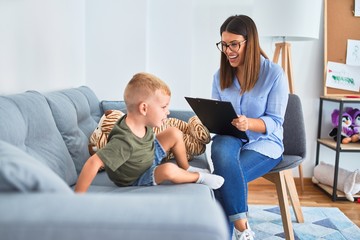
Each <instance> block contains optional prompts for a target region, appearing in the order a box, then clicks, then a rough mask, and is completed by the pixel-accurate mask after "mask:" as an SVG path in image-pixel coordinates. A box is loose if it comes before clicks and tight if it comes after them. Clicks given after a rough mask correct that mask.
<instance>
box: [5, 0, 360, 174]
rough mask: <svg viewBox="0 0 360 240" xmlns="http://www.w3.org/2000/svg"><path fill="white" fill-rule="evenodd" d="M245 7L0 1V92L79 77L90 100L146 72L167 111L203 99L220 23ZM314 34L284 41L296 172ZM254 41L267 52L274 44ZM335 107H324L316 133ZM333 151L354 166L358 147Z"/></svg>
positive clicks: (311, 101)
mask: <svg viewBox="0 0 360 240" xmlns="http://www.w3.org/2000/svg"><path fill="white" fill-rule="evenodd" d="M252 13H253V0H242V1H239V0H223V1H218V0H197V1H190V0H178V1H174V0H173V1H168V0H122V1H118V0H102V1H98V0H86V1H85V0H75V1H74V0H17V1H9V0H0V94H10V93H15V92H22V91H25V90H28V89H35V90H39V91H49V90H53V89H61V88H68V87H75V86H80V85H83V84H86V85H88V86H90V87H91V88H92V89H93V90H94V91H95V92H96V94H97V95H98V97H99V99H121V98H122V94H123V92H122V91H123V89H124V86H125V85H126V83H127V81H128V80H129V79H130V78H131V76H132V75H133V74H134V73H136V72H139V71H149V72H152V73H154V74H156V75H158V76H159V77H161V78H162V79H163V80H165V81H166V82H167V83H168V84H169V85H170V87H171V88H172V92H173V98H172V103H171V104H172V108H176V109H189V107H188V105H187V104H186V102H185V101H184V98H183V97H184V96H187V95H192V96H200V97H210V92H211V82H212V75H213V74H214V72H215V71H216V69H217V68H218V66H219V61H220V53H219V51H218V50H217V49H216V47H215V43H216V42H218V41H219V40H220V34H219V28H220V25H221V24H222V22H223V21H224V20H225V19H226V18H227V17H228V16H230V15H233V14H247V15H250V16H252ZM314 17H318V16H314ZM321 18H322V16H321ZM322 31H323V28H321V34H320V38H319V40H317V41H309V42H293V43H292V63H293V73H294V85H295V92H296V93H297V94H298V95H299V96H300V98H301V100H302V103H303V111H304V114H305V125H306V135H307V157H306V160H305V162H304V164H303V167H304V175H305V177H310V176H312V169H313V167H314V162H315V153H316V133H317V121H318V108H319V96H320V95H321V94H322V93H323V87H322V82H323V69H324V64H323V34H322ZM261 43H262V47H263V49H264V50H265V51H266V52H267V54H268V55H269V57H271V58H272V56H273V53H274V42H272V41H271V40H266V39H261ZM335 107H336V106H334V105H331V106H327V107H325V110H326V111H325V113H324V117H325V118H326V119H325V122H324V124H325V126H326V125H327V129H326V127H324V130H323V133H324V134H327V132H328V131H330V129H331V126H330V114H331V111H332V109H333V108H335ZM323 154H324V155H323ZM321 156H322V159H325V160H327V161H328V162H332V163H333V161H334V157H335V155H334V152H333V151H330V150H327V149H323V152H322V155H321ZM341 156H342V157H341V161H340V162H341V166H342V167H344V168H347V169H350V170H353V169H355V168H359V167H360V164H359V162H358V161H356V159H355V158H356V156H358V154H357V155H356V154H342V155H341ZM294 173H295V174H296V175H297V172H296V170H295V171H294Z"/></svg>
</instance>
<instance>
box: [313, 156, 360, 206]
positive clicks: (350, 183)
mask: <svg viewBox="0 0 360 240" xmlns="http://www.w3.org/2000/svg"><path fill="white" fill-rule="evenodd" d="M334 170H335V167H334V166H333V165H331V164H328V163H324V162H322V161H321V162H320V163H319V164H318V165H317V166H316V167H315V168H314V176H313V177H312V182H313V183H316V184H319V183H321V184H325V185H328V186H333V182H334ZM337 190H340V191H342V192H344V193H345V197H346V198H347V199H348V200H349V201H351V202H354V195H355V194H357V193H358V192H359V191H360V172H359V169H356V170H355V171H353V172H351V171H348V170H346V169H342V168H339V170H338V182H337Z"/></svg>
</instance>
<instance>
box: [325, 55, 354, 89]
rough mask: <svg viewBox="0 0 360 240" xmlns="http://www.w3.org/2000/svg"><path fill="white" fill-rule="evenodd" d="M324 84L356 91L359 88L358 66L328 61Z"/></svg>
mask: <svg viewBox="0 0 360 240" xmlns="http://www.w3.org/2000/svg"><path fill="white" fill-rule="evenodd" d="M326 86H327V87H332V88H338V89H343V90H348V91H355V92H358V91H359V88H360V66H351V65H347V64H343V63H336V62H330V61H329V62H328V64H327V72H326Z"/></svg>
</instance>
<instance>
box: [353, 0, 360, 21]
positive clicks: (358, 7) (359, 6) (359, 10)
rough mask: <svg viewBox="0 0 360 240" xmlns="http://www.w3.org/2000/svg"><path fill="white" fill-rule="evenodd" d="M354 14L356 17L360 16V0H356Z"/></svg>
mask: <svg viewBox="0 0 360 240" xmlns="http://www.w3.org/2000/svg"><path fill="white" fill-rule="evenodd" d="M354 16H355V17H360V0H355V5H354Z"/></svg>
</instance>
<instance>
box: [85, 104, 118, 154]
mask: <svg viewBox="0 0 360 240" xmlns="http://www.w3.org/2000/svg"><path fill="white" fill-rule="evenodd" d="M123 115H124V113H123V112H122V111H119V110H107V111H106V112H105V113H104V115H103V116H102V117H101V118H100V121H99V123H98V126H97V127H96V128H95V130H94V132H93V133H92V134H91V136H90V141H89V145H88V147H89V153H90V155H94V153H96V152H97V150H99V149H100V148H103V147H104V146H105V144H106V143H107V139H108V137H109V134H110V131H111V130H112V128H113V127H114V125H115V123H116V121H117V120H119V119H120V118H121V117H122V116H123Z"/></svg>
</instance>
